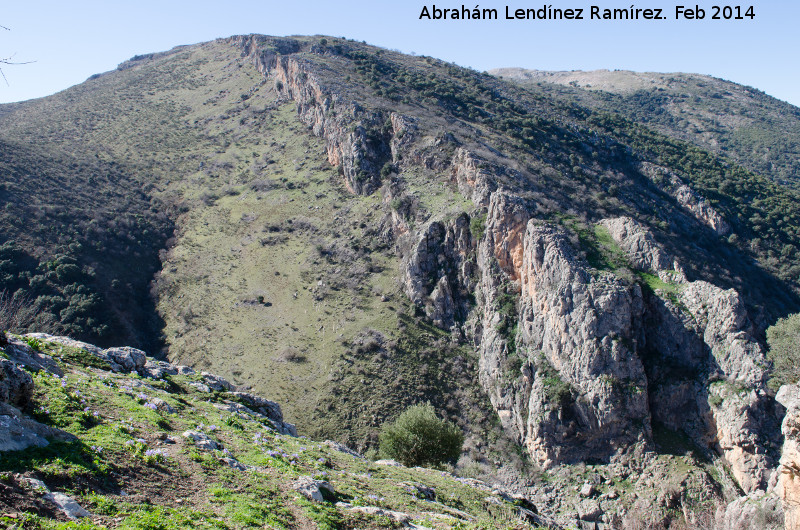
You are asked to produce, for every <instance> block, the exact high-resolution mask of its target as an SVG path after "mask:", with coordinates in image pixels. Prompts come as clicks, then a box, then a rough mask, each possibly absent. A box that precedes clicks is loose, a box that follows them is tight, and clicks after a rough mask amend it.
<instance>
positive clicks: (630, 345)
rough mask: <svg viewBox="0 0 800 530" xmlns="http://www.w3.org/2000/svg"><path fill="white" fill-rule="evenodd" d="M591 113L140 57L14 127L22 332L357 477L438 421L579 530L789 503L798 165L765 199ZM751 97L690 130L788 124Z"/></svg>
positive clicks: (301, 71)
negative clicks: (206, 377)
mask: <svg viewBox="0 0 800 530" xmlns="http://www.w3.org/2000/svg"><path fill="white" fill-rule="evenodd" d="M642 79H644V78H642ZM686 79H696V77H693V76H687V77H686ZM665 83H666V81H665ZM667 86H672V85H669V83H667ZM692 86H696V83H695V85H692ZM716 86H717V85H715V84H709V86H707V87H705V88H707V89H708V90H709V91H711V90H712V89H715V87H716ZM724 86H726V87H728V86H729V85H724ZM730 86H731V87H734V85H730ZM679 89H680V87H678V86H677V84H676V85H675V86H672V88H670V90H675V91H678V90H679ZM740 89H741V87H737V88H736V90H739V92H741V90H744V89H741V90H740ZM665 90H666V89H665ZM709 93H712V92H709ZM713 93H716V92H713ZM737 93H738V92H737ZM597 94H599V93H596V92H592V91H587V90H579V89H577V88H575V87H569V86H567V87H563V86H560V85H556V84H552V83H547V84H542V85H539V84H536V83H533V84H531V83H526V84H524V86H520V85H519V84H517V83H512V82H508V81H504V80H502V79H500V78H498V77H495V76H491V75H489V74H485V73H478V72H474V71H471V70H468V69H464V68H460V67H457V66H455V65H452V64H448V63H445V62H442V61H439V60H436V59H433V58H430V57H416V56H413V57H412V56H406V55H403V54H400V53H398V52H393V51H389V50H383V49H379V48H375V47H372V46H369V45H366V44H364V43H358V42H353V41H349V40H345V39H335V38H331V37H319V36H316V37H291V38H276V37H265V36H259V35H248V36H238V37H232V38H230V39H220V40H217V41H213V42H209V43H204V44H198V45H194V46H184V47H179V48H176V49H173V50H171V51H169V52H164V53H156V54H147V55H142V56H137V57H135V58H133V59H131V60H130V61H127V62H125V63H123V64H121V65H120V66H119V68H118V69H117V70H115V71H112V72H107V73H104V74H100V75H97V76H93V77H92V78H90V79H89V80H87V81H86V82H85V83H82V84H81V85H78V86H75V87H72V88H70V89H68V90H66V91H64V92H61V93H59V94H56V95H53V96H50V97H47V98H42V99H39V100H32V101H28V102H23V103H17V104H11V105H4V106H1V107H0V142H2V144H3V146H4V149H3V150H2V154H0V157H2V158H0V160H1V162H0V178H2V188H1V189H2V192H0V200H2V201H3V208H2V209H0V226H2V231H0V233H2V237H3V241H2V247H0V257H2V261H0V271H2V272H3V277H2V278H0V279H2V288H4V289H5V291H6V294H5V296H4V297H3V301H4V304H5V305H13V304H16V306H15V307H19V308H22V309H21V310H20V311H17V314H16V316H15V318H16V321H15V322H16V323H17V324H18V325H17V326H16V329H17V330H19V331H23V330H29V331H39V332H47V333H51V334H69V335H71V336H73V337H74V338H77V339H81V340H85V341H88V342H92V343H96V344H98V345H99V346H100V347H110V346H119V345H123V344H125V345H130V346H134V347H137V348H142V349H144V350H146V351H148V352H149V353H151V354H157V355H160V356H161V357H162V358H164V359H166V360H169V361H170V362H172V363H174V364H176V365H178V364H180V365H190V366H193V367H194V368H196V369H201V370H207V371H209V372H213V373H217V374H220V375H221V376H222V377H224V378H226V379H227V380H229V381H231V383H232V384H233V385H237V386H238V387H240V388H241V389H243V390H245V391H248V392H249V391H252V392H255V393H257V394H262V395H265V396H267V397H269V398H270V399H273V400H275V401H277V402H280V403H281V404H282V407H283V413H284V414H285V416H286V418H287V420H288V421H290V422H292V423H295V424H296V425H297V428H298V430H299V432H301V433H304V434H306V435H308V436H311V437H312V438H314V439H325V438H331V439H335V440H337V442H340V443H344V444H346V445H349V446H351V447H353V448H354V449H356V450H359V451H366V450H368V449H370V448H375V447H376V445H377V441H378V439H377V433H378V431H379V429H380V426H381V425H382V424H383V423H384V422H385V421H387V420H390V419H392V418H394V417H396V416H397V415H398V414H399V413H400V412H401V411H402V410H404V409H405V408H406V407H407V406H408V405H411V404H415V403H425V402H430V403H431V404H432V405H433V406H434V407H435V408H436V409H437V410H438V411H440V413H442V414H443V415H444V416H446V417H447V418H449V419H450V420H452V421H454V422H456V423H457V424H458V425H459V426H460V427H461V428H462V429H463V430H464V431H465V432H466V434H467V441H466V444H465V450H464V454H463V455H462V458H461V460H460V461H459V464H458V466H457V467H456V470H457V471H459V470H461V471H463V470H472V471H471V472H472V473H473V474H477V475H478V476H480V477H483V478H486V479H487V480H489V481H504V482H506V483H507V484H513V485H515V487H518V488H522V489H524V490H525V494H526V495H527V497H528V498H530V499H531V500H532V501H533V502H534V504H536V506H537V507H539V509H540V511H544V512H546V513H548V514H550V515H551V516H552V517H554V518H558V517H566V516H565V515H564V514H566V513H574V512H575V510H577V511H578V512H579V513H581V514H582V515H581V517H582V520H583V521H584V522H586V523H587V524H590V523H593V522H595V521H605V522H606V523H608V524H612V522H613V521H616V519H615V517H618V516H619V517H622V515H623V514H624V513H628V512H629V511H630V512H631V513H639V514H640V513H643V512H647V514H648V517H650V518H651V519H652V520H650V521H649V522H650V523H652V524H669V522H670V521H677V520H679V519H681V518H683V519H684V522H685V523H686V524H693V523H692V521H693V520H695V519H696V517H700V516H705V515H708V513H709V506H711V505H714V506H716V505H721V504H726V505H728V506H729V507H732V508H731V509H732V510H735V509H736V506H741V504H742V503H743V502H745V501H743V500H742V499H746V501H747V502H757V503H760V504H759V506H767V505H768V504H769V503H770V502H772V503H773V504H774V501H775V498H776V497H775V494H774V493H773V490H774V481H771V477H773V476H776V475H775V473H776V471H775V470H776V469H778V466H779V465H780V463H779V459H780V456H781V443H782V434H781V421H782V420H783V417H784V412H785V409H784V407H783V406H782V405H780V404H779V403H778V402H776V400H775V389H774V388H771V387H770V386H769V384H768V383H769V381H770V377H771V372H770V366H769V363H768V362H767V359H766V356H765V353H766V346H765V334H764V330H765V329H766V327H767V326H769V325H770V324H772V323H773V322H774V321H775V320H776V318H778V317H781V316H785V315H787V314H789V313H793V312H797V311H798V309H799V308H800V298H798V287H800V280H798V277H800V276H799V275H800V268H798V265H797V264H796V258H797V252H798V227H800V206H798V204H800V203H799V202H798V201H797V191H796V190H795V188H794V186H793V185H792V182H793V180H792V178H790V177H791V175H790V173H786V174H785V175H784V174H783V173H780V171H783V170H785V171H793V170H790V165H788V162H786V161H787V160H790V159H791V155H786V156H785V157H783V156H782V155H781V157H779V158H778V159H776V160H778V161H777V162H776V163H775V167H778V166H780V167H781V168H783V169H781V170H780V171H777V170H776V171H774V172H765V171H763V170H762V169H760V166H758V165H753V164H749V163H747V164H746V163H745V159H746V158H748V157H747V156H744V155H740V156H741V158H742V160H741V161H739V160H738V159H737V158H736V157H735V156H733V155H731V154H729V152H728V151H726V152H722V151H720V150H716V149H713V148H711V147H710V146H708V145H705V144H703V143H702V142H701V141H700V140H698V137H697V136H695V135H693V134H690V135H686V136H680V135H679V134H677V133H676V132H675V130H673V129H670V128H669V127H667V126H666V125H664V123H667V122H668V120H666V121H665V120H662V119H661V118H658V119H656V118H655V117H653V118H648V119H643V118H642V117H641V116H643V115H647V116H650V114H648V113H646V112H645V111H644V110H639V111H638V112H639V114H636V113H635V112H633V110H631V109H635V108H638V107H637V105H636V104H635V103H634V102H633V100H631V101H630V102H629V103H627V104H622V103H620V104H619V105H616V104H612V103H609V102H607V101H606V100H605V99H603V98H611V99H608V101H612V100H613V97H619V98H623V100H624V98H625V97H628V96H621V95H620V96H615V95H613V94H612V95H611V96H606V95H603V94H600V95H597ZM675 97H677V96H675ZM709 97H710V96H709ZM721 97H722V99H723V100H725V98H726V97H727V96H725V95H724V94H722V95H721ZM748 97H751V96H746V97H745V96H742V98H739V99H738V100H737V103H736V105H738V107H736V106H733V104H731V106H730V108H727V107H726V108H725V109H722V108H719V109H718V108H716V107H714V108H713V109H712V110H709V107H702V105H699V104H698V105H697V106H692V104H691V101H689V102H686V103H685V105H686V106H685V108H686V109H687V110H686V112H687V113H694V114H692V115H693V116H694V115H698V116H699V115H701V114H702V115H704V116H707V115H710V114H712V113H716V114H715V115H718V116H719V118H718V120H720V124H721V125H720V128H721V129H722V128H724V127H723V125H725V124H726V123H728V121H726V120H728V119H729V116H728V114H726V113H730V114H736V111H735V109H737V108H741V109H747V114H745V117H747V119H749V120H751V121H752V123H758V120H757V118H758V116H761V115H763V114H764V113H771V114H772V115H778V114H784V115H787V116H788V114H789V113H788V112H783V111H784V110H785V109H784V108H783V107H782V106H781V104H780V103H777V102H775V101H773V100H770V99H768V98H762V99H761V100H759V101H761V103H762V105H763V106H762V107H755V106H752V105H749V104H748V103H747V102H748V101H750V100H748V99H747V98H748ZM752 97H755V96H752ZM701 99H702V98H701ZM711 99H714V100H716V99H717V98H711ZM613 101H617V100H613ZM624 101H628V100H624ZM726 101H727V100H726ZM751 107H752V108H751ZM626 109H627V110H626ZM692 109H694V110H692ZM731 109H734V110H731ZM782 109H783V110H782ZM712 111H713V112H712ZM743 112H744V111H743ZM656 114H658V113H656V112H654V113H653V116H655V115H656ZM740 114H741V113H740ZM693 119H694V118H693ZM698 119H699V118H698ZM730 119H733V118H730ZM742 119H744V118H742ZM787 119H789V118H787ZM678 129H679V128H678ZM676 130H677V129H676ZM765 130H769V128H768V127H766V128H765ZM724 134H728V133H720V135H721V136H720V138H722V137H723V136H722V135H724ZM768 136H769V135H768ZM721 143H723V142H722V141H721V140H718V144H721ZM774 145H775V146H776V147H775V149H776V150H778V147H777V146H778V144H774ZM731 149H733V147H732V146H729V151H730V150H731ZM759 149H760V148H759ZM781 160H783V161H784V162H780V161H781ZM780 164H783V165H782V166H781V165H780ZM781 175H783V176H781ZM26 308H31V309H30V310H27V309H26ZM781 469H789V468H788V467H786V466H784V467H782V468H781ZM577 480H580V481H586V482H589V483H590V485H592V486H593V487H595V489H597V487H598V486H599V485H601V484H611V483H613V484H622V485H620V486H619V487H616V486H615V488H614V491H615V493H614V494H613V495H612V496H611V497H603V498H602V499H594V498H593V497H592V496H591V495H590V494H587V496H585V497H580V496H578V497H575V496H572V495H566V494H565V493H564V490H566V489H568V485H570V484H574V483H575V481H577ZM625 481H627V482H625ZM767 489H769V490H770V493H769V494H764V493H763V492H764V491H766V490H767ZM604 491H605V490H604ZM605 493H610V492H605ZM758 495H761V496H760V497H759V496H758ZM584 501H585V502H584ZM736 502H739V504H738V505H737V504H735V503H736ZM575 503H577V505H576V504H575ZM637 503H638V504H637ZM578 505H579V506H580V507H579V508H576V506H578ZM595 505H596V509H595ZM645 507H648V508H647V509H645ZM650 508H652V509H650ZM764 509H766V508H764ZM712 511H713V510H712ZM732 513H733V512H732ZM680 514H682V515H680ZM704 514H705V515H704ZM693 518H694V519H693ZM570 520H571V519H569V518H566V519H563V521H565V523H564V524H572V523H570V522H569V521H570Z"/></svg>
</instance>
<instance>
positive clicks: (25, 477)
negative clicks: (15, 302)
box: [0, 335, 547, 529]
mask: <svg viewBox="0 0 800 530" xmlns="http://www.w3.org/2000/svg"><path fill="white" fill-rule="evenodd" d="M9 339H10V340H9ZM3 342H4V344H5V346H4V349H3V353H2V354H1V356H0V371H2V373H3V374H4V377H3V384H2V388H3V390H4V391H5V392H4V393H3V399H2V400H0V410H1V411H2V414H0V418H2V419H3V420H4V422H3V426H4V429H3V431H0V524H1V525H3V527H4V528H109V527H113V528H125V529H143V528H151V529H154V528H163V529H178V528H188V527H190V526H192V527H194V526H197V525H199V527H201V528H218V529H228V528H230V529H234V528H253V527H258V528H263V527H264V525H267V527H269V528H403V527H404V526H409V524H411V525H412V527H416V528H419V527H439V528H442V527H452V526H459V527H463V528H485V527H486V526H487V525H491V526H492V527H495V528H500V527H504V528H522V527H527V526H528V524H529V523H532V522H534V521H538V522H543V523H544V522H546V521H547V519H546V518H544V517H543V516H542V517H540V516H538V515H537V514H536V513H534V512H535V511H536V508H535V507H534V506H533V505H532V504H531V503H530V502H529V501H527V500H526V499H525V498H524V496H522V495H519V494H514V493H513V492H511V491H510V490H507V489H505V488H502V487H500V486H490V485H488V484H485V483H482V482H480V481H478V480H474V479H464V478H460V477H456V476H454V475H452V474H450V473H446V472H442V471H439V470H434V469H423V468H406V467H404V466H402V465H400V464H398V463H396V462H394V461H378V462H372V461H369V460H367V459H365V458H364V457H363V456H361V455H358V454H357V453H355V452H353V451H351V450H349V449H347V448H346V447H344V446H341V445H339V444H337V443H335V442H330V441H325V442H322V441H312V440H309V439H308V438H305V437H302V438H298V437H297V435H296V432H295V431H294V427H293V426H292V425H290V424H287V423H285V422H284V421H283V420H282V415H281V410H280V406H279V405H278V404H277V403H275V402H272V401H269V400H266V399H264V398H261V397H259V396H254V395H252V394H248V393H242V392H230V390H231V389H232V387H231V385H230V383H228V382H227V381H225V380H224V379H222V378H219V377H217V376H213V375H210V374H205V373H204V374H200V373H198V372H194V370H191V369H190V368H188V367H186V366H175V365H170V364H167V363H163V362H161V363H159V362H157V361H155V360H153V359H146V358H145V356H144V353H143V352H141V351H139V350H135V349H132V348H116V349H110V350H101V349H100V348H98V347H96V346H93V345H90V344H85V343H79V342H76V341H72V340H70V339H66V338H64V337H53V336H46V335H37V336H36V337H33V336H27V337H14V336H12V337H9V338H8V339H6V338H5V336H4V337H3ZM9 358H10V359H11V361H14V362H17V363H21V364H22V365H23V366H25V369H26V370H29V371H30V372H32V375H31V373H28V372H27V371H25V370H22V369H19V368H10V367H9V366H10V365H11V364H12V363H11V362H10V361H9V360H8V359H9ZM115 361H116V362H119V363H121V364H120V365H117V366H115ZM129 368H130V369H131V371H130V373H128V371H127V370H128V369H129ZM209 387H211V388H209ZM20 409H22V410H25V411H26V412H27V414H24V413H22V412H20ZM45 437H47V438H48V439H49V440H50V442H49V443H48V441H47V440H46V439H45ZM9 448H12V449H13V450H9ZM69 521H79V523H72V524H70V523H69ZM78 524H80V526H77V525H78ZM413 525H416V526H413Z"/></svg>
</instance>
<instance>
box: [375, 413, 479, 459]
mask: <svg viewBox="0 0 800 530" xmlns="http://www.w3.org/2000/svg"><path fill="white" fill-rule="evenodd" d="M463 444H464V434H463V433H462V432H461V429H459V428H458V426H456V425H454V424H453V423H451V422H449V421H446V420H442V419H439V418H438V417H437V416H436V412H435V411H434V410H433V407H432V406H431V405H430V404H428V405H414V406H412V407H409V408H407V409H406V410H405V411H404V412H403V413H402V414H400V416H399V417H398V418H397V420H395V421H394V423H387V424H384V426H383V429H382V430H381V435H380V448H381V454H383V455H384V456H386V457H388V458H393V459H395V460H397V461H399V462H401V463H403V464H404V465H406V466H438V465H441V464H444V463H445V462H455V461H456V460H458V457H459V456H460V455H461V446H462V445H463Z"/></svg>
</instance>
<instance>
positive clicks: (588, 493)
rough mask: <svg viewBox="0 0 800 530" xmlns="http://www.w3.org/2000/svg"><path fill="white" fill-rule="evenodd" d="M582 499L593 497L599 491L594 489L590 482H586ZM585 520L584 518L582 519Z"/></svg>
mask: <svg viewBox="0 0 800 530" xmlns="http://www.w3.org/2000/svg"><path fill="white" fill-rule="evenodd" d="M580 493H581V497H593V496H594V494H595V493H597V490H595V489H594V486H593V485H592V484H591V483H589V482H584V483H583V486H581V492H580ZM582 519H583V518H582Z"/></svg>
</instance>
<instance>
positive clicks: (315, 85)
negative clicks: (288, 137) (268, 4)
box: [232, 35, 410, 195]
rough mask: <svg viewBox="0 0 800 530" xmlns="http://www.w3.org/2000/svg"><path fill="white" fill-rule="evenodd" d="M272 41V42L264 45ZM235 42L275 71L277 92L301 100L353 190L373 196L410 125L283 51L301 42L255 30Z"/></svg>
mask: <svg viewBox="0 0 800 530" xmlns="http://www.w3.org/2000/svg"><path fill="white" fill-rule="evenodd" d="M267 40H269V46H268V47H265V46H264V43H265V42H267ZM232 43H233V44H234V45H236V46H239V47H240V48H241V49H242V54H243V56H246V57H250V59H251V60H252V61H253V63H254V65H255V66H256V68H257V69H258V71H259V72H261V73H262V74H264V75H271V76H272V78H273V80H274V81H275V88H276V89H277V90H278V92H280V93H281V94H283V95H284V96H286V97H287V98H289V99H291V100H293V101H294V102H295V103H296V104H297V114H298V117H299V118H300V120H301V121H302V122H303V123H305V124H306V125H308V126H309V127H311V129H312V131H313V133H314V134H315V135H316V136H319V137H322V138H324V139H325V142H326V145H327V151H328V161H329V162H330V163H331V164H332V165H334V166H337V167H339V168H340V171H341V173H342V175H343V176H344V179H345V183H346V184H347V186H348V188H349V189H350V191H352V192H353V193H358V194H363V195H368V194H370V193H372V192H374V191H375V190H377V189H378V188H379V187H380V183H381V175H380V172H381V170H382V169H383V167H384V165H385V164H386V163H387V162H391V161H392V143H393V138H394V137H396V136H397V135H398V134H399V133H400V131H401V130H403V131H407V130H409V128H410V127H407V125H408V124H407V123H406V122H404V121H403V120H400V119H395V120H392V119H391V116H390V115H388V114H383V113H380V112H372V111H367V110H365V109H364V108H363V107H362V106H361V105H359V104H358V103H357V102H356V101H351V100H348V98H347V97H346V95H345V94H344V92H334V91H330V90H328V89H326V88H323V86H322V83H320V82H319V80H318V79H317V76H316V74H315V73H314V72H313V71H312V69H310V68H308V67H307V66H306V65H305V64H304V63H303V61H302V59H300V58H298V56H297V55H282V54H284V53H292V52H296V51H299V43H298V42H297V41H293V40H291V39H275V38H269V39H267V38H266V37H263V36H258V35H252V36H240V37H234V38H233V39H232ZM387 121H388V122H389V124H390V125H391V127H390V128H387V127H386V123H387ZM398 141H399V140H398Z"/></svg>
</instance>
